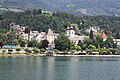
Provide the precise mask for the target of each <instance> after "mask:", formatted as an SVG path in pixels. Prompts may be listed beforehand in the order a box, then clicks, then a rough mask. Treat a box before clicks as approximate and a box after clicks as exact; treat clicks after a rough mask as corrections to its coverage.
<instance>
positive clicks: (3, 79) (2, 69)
mask: <svg viewBox="0 0 120 80" xmlns="http://www.w3.org/2000/svg"><path fill="white" fill-rule="evenodd" d="M119 66H120V58H117V57H116V58H115V57H108V58H107V57H104V58H102V57H0V80H119V79H120V76H119V75H120V67H119Z"/></svg>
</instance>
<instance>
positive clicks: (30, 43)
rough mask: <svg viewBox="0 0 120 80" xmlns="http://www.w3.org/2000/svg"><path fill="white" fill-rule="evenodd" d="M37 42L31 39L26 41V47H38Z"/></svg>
mask: <svg viewBox="0 0 120 80" xmlns="http://www.w3.org/2000/svg"><path fill="white" fill-rule="evenodd" d="M38 44H39V43H38V41H37V40H32V41H30V42H29V43H28V47H38Z"/></svg>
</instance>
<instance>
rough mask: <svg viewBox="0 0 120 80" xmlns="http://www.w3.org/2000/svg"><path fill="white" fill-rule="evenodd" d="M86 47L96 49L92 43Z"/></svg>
mask: <svg viewBox="0 0 120 80" xmlns="http://www.w3.org/2000/svg"><path fill="white" fill-rule="evenodd" d="M88 48H89V49H96V47H95V46H94V45H92V44H90V45H89V46H88Z"/></svg>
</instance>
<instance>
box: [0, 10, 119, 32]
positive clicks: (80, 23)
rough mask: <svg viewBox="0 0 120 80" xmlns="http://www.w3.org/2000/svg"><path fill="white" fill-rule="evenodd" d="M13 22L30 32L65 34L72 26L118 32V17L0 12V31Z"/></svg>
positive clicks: (37, 11)
mask: <svg viewBox="0 0 120 80" xmlns="http://www.w3.org/2000/svg"><path fill="white" fill-rule="evenodd" d="M11 22H15V23H16V24H19V25H21V26H29V27H30V29H31V30H38V31H47V30H48V28H51V29H52V30H53V31H54V32H58V33H60V32H65V30H66V28H67V26H69V25H73V26H74V27H75V29H76V30H81V31H84V30H85V29H87V28H89V27H90V26H99V27H100V28H101V29H102V30H106V31H109V32H111V33H116V32H120V27H119V26H120V17H111V16H81V17H79V16H75V15H73V14H68V13H64V12H55V13H51V14H48V13H47V14H45V13H42V11H41V9H37V10H35V9H34V10H27V11H25V12H12V11H7V12H2V13H1V14H0V31H1V32H3V31H5V30H9V24H10V23H11Z"/></svg>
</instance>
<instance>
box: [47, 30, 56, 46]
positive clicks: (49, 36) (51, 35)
mask: <svg viewBox="0 0 120 80" xmlns="http://www.w3.org/2000/svg"><path fill="white" fill-rule="evenodd" d="M46 37H47V40H48V42H49V43H50V44H51V43H54V39H55V35H54V33H53V31H52V30H51V29H49V30H48V33H47V35H46Z"/></svg>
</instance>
